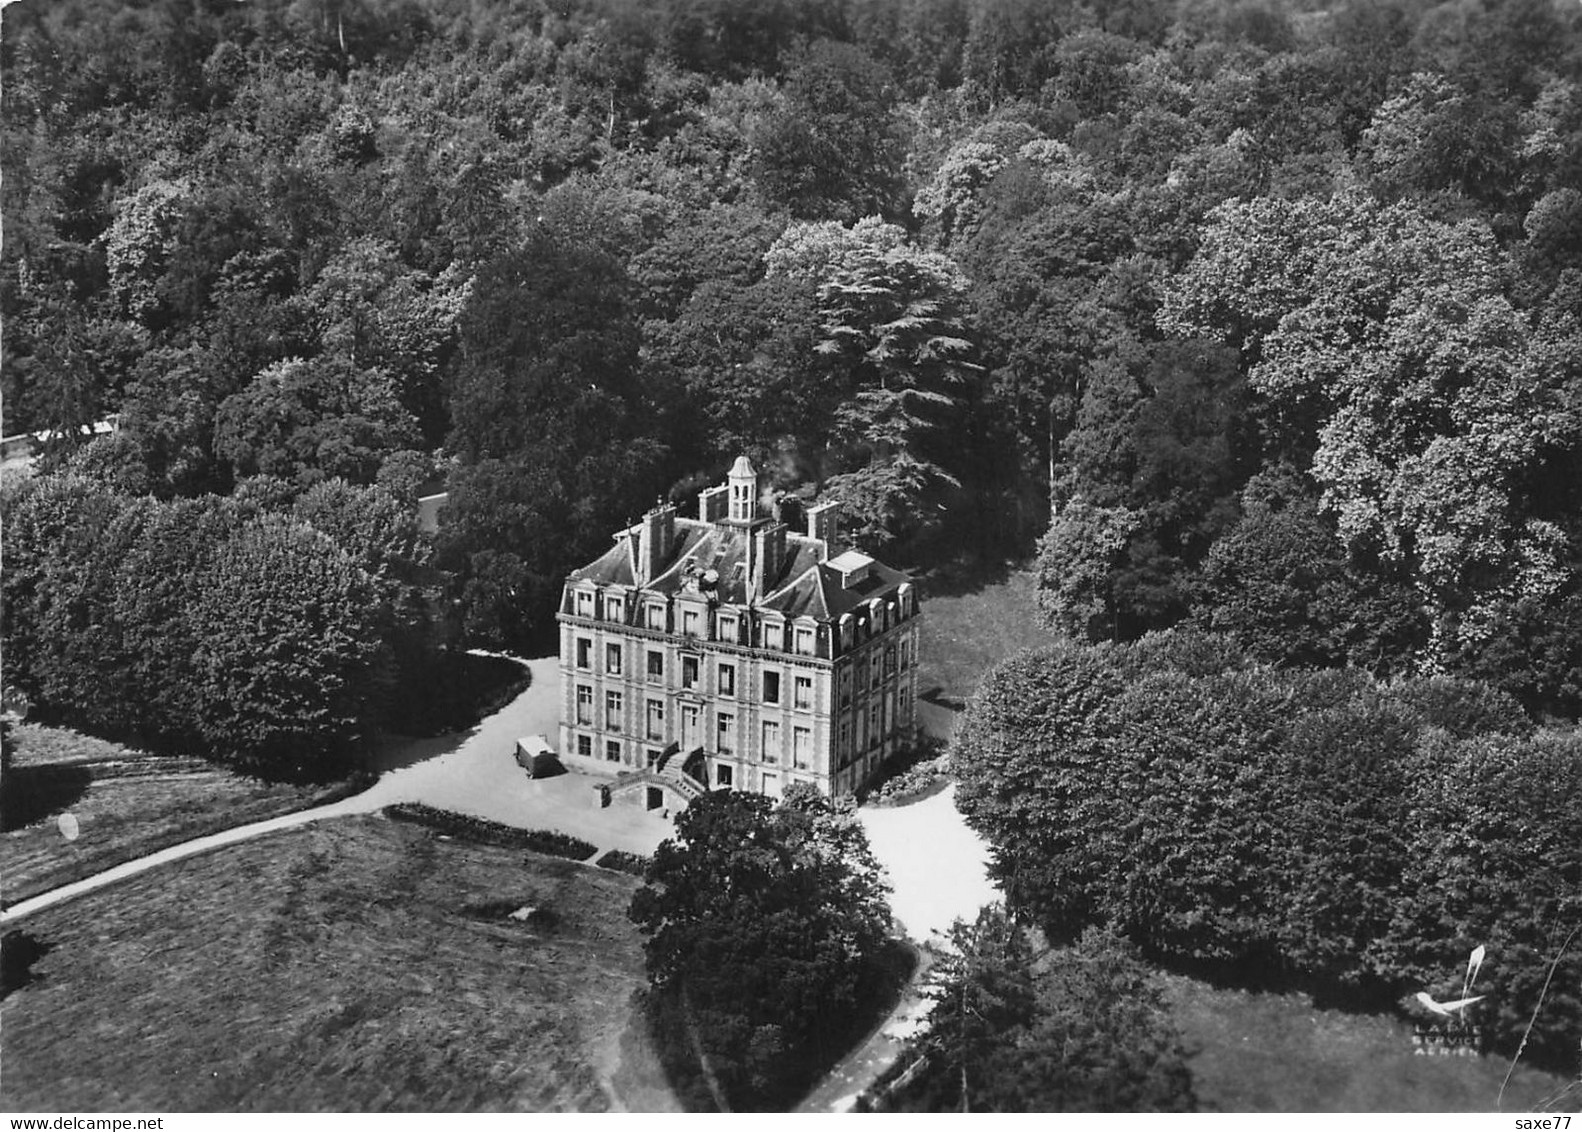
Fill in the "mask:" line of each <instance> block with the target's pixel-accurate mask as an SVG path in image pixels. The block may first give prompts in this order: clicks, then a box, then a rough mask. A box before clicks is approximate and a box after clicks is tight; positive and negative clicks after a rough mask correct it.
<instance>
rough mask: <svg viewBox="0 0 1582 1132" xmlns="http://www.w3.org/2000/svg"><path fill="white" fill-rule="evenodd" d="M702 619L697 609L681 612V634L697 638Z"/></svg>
mask: <svg viewBox="0 0 1582 1132" xmlns="http://www.w3.org/2000/svg"><path fill="white" fill-rule="evenodd" d="M701 624H702V618H701V617H700V616H699V614H698V611H697V610H696V609H683V610H682V611H681V632H682V634H683V635H684V636H688V637H696V636H697V635H698V631H699V626H700V625H701Z"/></svg>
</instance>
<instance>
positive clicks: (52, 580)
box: [0, 472, 387, 776]
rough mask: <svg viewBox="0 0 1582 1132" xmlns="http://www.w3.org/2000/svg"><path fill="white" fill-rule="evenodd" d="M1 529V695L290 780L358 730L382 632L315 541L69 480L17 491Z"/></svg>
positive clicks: (263, 517) (360, 588) (372, 694)
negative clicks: (5, 685) (9, 692)
mask: <svg viewBox="0 0 1582 1132" xmlns="http://www.w3.org/2000/svg"><path fill="white" fill-rule="evenodd" d="M6 518H7V531H6V546H5V549H6V560H7V561H6V567H7V568H6V571H5V576H4V579H3V583H0V585H3V590H0V592H3V601H4V618H5V647H6V653H7V671H6V678H7V680H8V682H10V683H11V684H13V685H14V686H16V687H18V688H20V689H21V690H23V691H24V692H26V693H27V694H28V695H29V696H30V697H31V698H32V699H33V700H35V701H36V702H37V703H38V704H39V705H40V707H42V708H43V709H45V710H47V711H50V712H54V713H56V714H58V715H60V716H63V717H65V718H67V719H70V720H71V721H73V722H75V723H78V724H79V725H82V726H85V727H88V728H90V729H94V730H99V731H103V732H109V733H117V734H133V735H136V736H137V737H139V738H140V739H142V740H144V741H146V742H151V743H158V744H164V745H169V746H178V747H192V748H195V749H197V750H200V751H201V752H203V753H205V754H208V755H211V756H212V757H215V758H217V759H220V760H223V761H228V762H232V763H235V764H238V765H241V766H244V767H246V768H248V769H250V770H255V771H259V772H267V773H271V774H283V775H290V776H303V775H313V774H316V773H318V772H321V771H326V770H329V769H331V768H330V766H329V764H330V763H333V762H334V760H335V759H337V758H339V757H340V756H341V755H343V754H345V753H346V752H347V751H349V750H350V749H351V748H352V747H353V746H354V745H355V743H356V742H357V740H358V739H359V738H360V737H361V736H362V734H363V733H364V732H365V731H366V729H367V727H368V725H369V723H370V722H371V720H372V718H373V715H374V711H375V707H376V704H377V699H378V693H379V691H380V689H381V687H382V684H383V681H384V679H385V675H386V671H387V665H386V663H385V653H384V649H383V646H382V644H381V636H382V629H383V626H384V622H385V620H386V618H387V615H386V612H385V609H384V606H383V603H382V602H381V600H380V596H379V593H378V591H377V587H375V586H374V584H373V583H372V580H371V579H370V578H369V576H368V575H367V574H366V573H365V572H364V571H363V569H362V568H361V567H360V566H359V564H358V563H357V561H355V560H354V559H353V558H352V557H351V556H350V555H348V554H347V553H346V552H345V551H343V550H342V549H341V548H340V547H339V546H337V545H336V544H335V543H334V542H333V541H332V540H331V539H330V538H329V537H327V536H325V535H323V534H321V533H320V532H318V531H317V530H314V529H313V528H312V527H309V526H307V525H306V524H304V523H301V522H298V521H295V520H293V519H290V518H287V517H284V516H278V515H270V514H265V513H259V512H257V511H256V509H253V508H250V507H247V506H245V505H239V504H236V503H233V502H230V501H227V500H223V499H218V498H214V497H209V498H205V499H198V500H179V501H173V502H159V501H156V500H154V499H151V498H149V497H128V496H124V495H121V494H120V493H118V492H116V491H115V490H113V489H111V488H108V487H106V486H104V485H102V484H99V483H95V482H93V481H91V480H89V479H86V478H83V477H80V476H77V475H74V474H72V473H70V472H67V473H63V474H61V475H58V476H46V477H41V478H39V479H37V480H33V481H30V482H27V483H25V484H23V485H21V486H20V487H18V488H16V489H13V490H12V491H11V492H10V493H9V494H8V498H7V500H6Z"/></svg>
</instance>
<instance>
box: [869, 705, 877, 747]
mask: <svg viewBox="0 0 1582 1132" xmlns="http://www.w3.org/2000/svg"><path fill="white" fill-rule="evenodd" d="M878 745H879V705H878V704H874V705H873V706H872V707H870V708H869V709H868V746H870V747H877V746H878Z"/></svg>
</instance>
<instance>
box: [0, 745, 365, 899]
mask: <svg viewBox="0 0 1582 1132" xmlns="http://www.w3.org/2000/svg"><path fill="white" fill-rule="evenodd" d="M12 734H13V737H14V738H15V740H16V751H15V754H14V757H13V763H12V766H11V769H10V771H9V772H8V774H7V776H6V778H7V781H6V783H5V785H4V787H3V790H4V792H5V795H6V797H5V800H4V810H5V819H6V820H5V826H6V832H5V833H4V835H3V838H4V840H3V842H0V844H3V845H4V855H5V868H4V889H3V893H0V895H3V897H4V900H5V903H6V904H8V905H9V904H15V903H16V902H17V901H19V900H22V899H25V898H27V897H29V896H33V895H36V894H37V893H40V892H44V891H47V890H48V889H51V888H58V887H59V886H60V885H63V884H69V883H71V882H72V881H75V880H80V879H82V878H83V877H85V876H90V875H92V874H93V873H96V872H100V871H102V870H104V869H107V868H110V867H111V866H113V865H118V864H120V863H121V862H123V861H130V860H133V859H134V858H137V857H141V856H144V855H145V854H148V853H152V852H154V851H155V850H157V849H163V848H165V847H166V846H169V845H175V844H177V843H179V842H182V841H187V840H189V839H191V838H194V837H202V836H204V835H205V834H210V833H215V832H217V831H219V830H222V829H229V828H231V827H232V826H237V825H246V824H247V823H248V822H254V821H261V820H263V819H265V818H270V817H275V816H277V815H279V814H285V813H290V812H292V811H293V810H300V809H305V808H306V807H308V806H311V805H314V804H315V803H316V802H318V801H319V800H321V799H323V798H325V797H327V796H330V795H332V793H333V792H334V791H335V789H337V788H326V787H324V786H294V785H289V784H285V783H270V782H263V781H261V780H259V779H256V778H248V777H246V776H244V775H240V774H236V773H234V772H232V771H229V770H226V769H225V768H223V767H219V766H215V765H213V764H211V763H207V762H204V761H203V760H202V759H200V758H195V757H191V756H173V755H152V754H149V753H147V752H145V751H140V750H136V749H135V748H131V747H125V746H122V745H121V744H118V743H110V742H106V741H105V740H103V739H95V738H93V737H92V736H88V735H81V734H78V733H77V732H75V731H71V730H69V729H67V728H61V727H44V726H41V725H39V724H32V723H23V724H19V725H18V726H16V727H15V728H14V730H13V732H12ZM62 813H70V814H71V815H72V816H73V817H74V818H75V819H76V821H77V826H78V836H77V838H76V840H74V841H68V840H67V839H66V838H65V837H64V836H63V835H62V833H61V831H60V827H59V825H58V824H57V819H58V816H59V815H60V814H62Z"/></svg>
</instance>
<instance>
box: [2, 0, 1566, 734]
mask: <svg viewBox="0 0 1582 1132" xmlns="http://www.w3.org/2000/svg"><path fill="white" fill-rule="evenodd" d="M3 18H4V42H3V45H0V52H3V54H0V68H3V73H4V79H5V82H4V93H3V99H4V102H3V110H4V124H3V129H4V158H3V161H4V170H3V171H4V188H3V205H4V216H5V235H6V239H5V243H4V255H3V271H0V314H3V317H4V354H5V359H4V360H5V365H4V393H5V410H6V431H7V432H8V433H14V432H18V431H22V430H42V429H53V430H58V432H59V434H60V435H58V436H57V437H56V438H55V439H54V440H53V441H52V442H51V444H50V445H49V449H50V450H49V452H48V453H47V455H46V459H45V461H44V464H43V470H44V471H46V472H47V471H49V470H50V469H52V468H57V469H64V468H65V466H66V465H67V463H68V462H74V463H73V465H72V466H73V467H75V468H77V469H78V470H77V471H75V472H73V473H71V474H76V475H82V474H84V473H83V472H82V471H81V468H82V467H84V466H87V467H91V468H97V469H99V470H100V472H105V471H106V469H108V470H109V473H110V474H111V475H112V479H113V481H114V482H113V483H112V484H111V487H113V489H114V490H117V491H126V490H128V487H129V485H130V487H131V489H132V490H133V492H134V494H143V495H151V496H153V497H155V498H156V499H157V500H160V501H161V502H162V504H166V505H168V504H170V503H171V502H172V501H179V500H180V499H184V498H189V497H192V498H199V497H205V496H210V495H218V496H231V497H235V496H238V495H240V496H243V497H245V498H246V499H247V500H250V501H251V502H250V504H249V505H250V506H253V507H256V508H258V509H260V510H261V512H268V513H274V514H289V513H290V512H291V510H292V508H293V507H295V506H296V505H297V502H298V500H299V499H300V497H302V496H303V494H304V493H307V492H309V491H311V490H313V489H314V488H315V487H317V486H318V485H320V484H322V483H325V482H328V481H335V480H340V481H344V483H345V484H346V485H348V486H349V487H352V488H358V489H372V488H378V489H379V490H381V491H385V492H388V493H390V494H392V495H394V496H396V497H398V498H409V496H410V493H411V492H412V491H413V490H415V489H416V487H417V486H418V485H421V484H423V483H425V482H427V483H434V482H437V481H438V480H439V479H441V478H443V479H444V480H445V481H446V482H447V484H448V486H449V489H450V491H451V498H452V506H451V511H450V513H449V520H450V521H449V522H448V524H447V526H446V528H445V530H444V532H443V534H442V536H441V538H440V540H439V542H438V545H437V546H435V547H434V548H433V555H432V560H431V562H426V564H425V568H428V567H429V566H432V568H434V569H436V570H438V571H441V572H443V576H444V578H445V579H446V581H445V585H446V587H448V588H447V589H446V591H445V592H446V595H447V597H448V599H449V603H450V607H451V608H453V609H454V610H455V611H456V613H457V615H458V619H459V622H460V624H461V626H462V628H463V629H464V631H465V633H466V635H467V638H468V639H470V640H473V641H476V642H489V643H495V644H505V645H515V646H519V647H526V646H529V645H531V644H533V643H535V642H542V640H543V639H544V638H543V633H544V630H545V629H546V628H547V627H549V626H550V618H551V611H552V609H553V605H554V600H553V599H554V595H555V593H556V592H557V590H558V587H559V585H560V581H561V579H562V578H563V576H564V574H565V572H566V570H567V569H569V568H571V567H573V566H575V565H576V564H578V563H579V562H580V561H582V560H585V559H586V558H587V557H589V556H590V555H591V554H593V553H595V552H597V551H598V550H599V549H601V548H602V546H603V545H605V540H606V539H607V538H608V534H609V531H610V530H611V529H612V528H613V527H615V526H616V525H617V524H619V523H621V522H623V521H625V520H626V519H628V518H630V517H632V516H634V515H636V514H637V513H639V512H640V511H642V510H643V509H644V508H645V507H647V506H648V505H650V504H651V503H652V502H653V500H654V498H655V497H656V496H657V495H662V494H664V493H665V492H666V491H667V489H668V490H669V491H671V492H672V493H674V494H675V495H677V496H678V497H685V496H686V495H688V494H689V493H690V492H691V491H693V490H695V488H696V486H697V485H698V484H699V483H702V482H706V481H708V480H712V479H714V478H717V477H718V476H719V474H720V473H721V471H722V470H723V468H724V467H725V466H726V464H727V463H728V461H729V460H730V458H731V457H733V456H734V454H735V453H736V452H738V451H741V450H746V451H748V452H749V453H750V454H752V455H753V456H754V457H755V459H756V460H757V461H758V463H759V466H760V467H762V468H766V469H768V470H769V471H770V472H771V473H772V478H773V485H772V487H773V490H775V491H777V492H793V493H798V494H801V495H803V496H809V497H810V496H815V495H817V496H821V497H826V498H835V499H840V500H841V501H843V503H844V505H845V507H844V513H845V516H846V520H847V534H848V535H849V536H850V537H851V538H853V539H854V540H855V541H857V542H858V544H860V545H862V546H864V547H867V548H869V549H870V550H873V551H875V552H879V553H883V554H886V555H888V556H890V557H892V558H893V559H894V560H896V561H897V562H898V563H899V564H903V565H913V566H928V565H932V564H935V563H937V562H939V561H940V560H941V559H942V558H944V557H945V556H947V555H949V554H954V553H958V552H959V551H958V549H957V548H960V547H963V546H967V547H972V548H974V550H975V551H977V552H980V553H983V554H986V555H992V556H1002V557H1003V556H1025V555H1029V554H1032V553H1033V552H1034V550H1035V548H1036V551H1037V555H1038V561H1039V564H1040V569H1041V571H1042V573H1043V577H1044V598H1045V601H1046V608H1047V612H1048V615H1049V617H1050V619H1051V621H1052V623H1053V624H1055V625H1056V626H1058V627H1059V628H1061V629H1063V630H1064V631H1066V632H1067V633H1069V634H1071V635H1074V636H1076V637H1078V638H1088V639H1108V638H1119V639H1134V638H1136V637H1138V636H1140V635H1142V634H1143V633H1145V632H1147V631H1150V630H1155V629H1161V628H1165V627H1169V626H1171V625H1178V624H1192V625H1196V626H1197V627H1199V628H1204V629H1210V630H1214V631H1217V632H1221V633H1226V634H1230V635H1231V636H1233V637H1234V638H1235V639H1236V640H1237V641H1238V642H1239V643H1240V644H1241V645H1242V646H1243V647H1245V648H1247V649H1248V650H1249V651H1250V652H1251V653H1253V654H1254V655H1256V656H1258V657H1260V658H1262V659H1266V660H1269V661H1272V662H1276V663H1284V664H1295V665H1324V666H1338V665H1351V666H1356V667H1361V668H1364V669H1366V670H1367V671H1368V672H1370V673H1371V674H1373V675H1375V676H1380V677H1388V676H1391V675H1397V674H1415V673H1425V672H1451V673H1459V674H1464V675H1469V676H1475V677H1480V678H1485V679H1488V680H1490V681H1492V682H1494V683H1495V684H1497V685H1499V686H1500V687H1502V688H1504V689H1505V690H1507V691H1509V692H1510V693H1511V694H1512V695H1514V696H1516V697H1517V698H1518V699H1519V700H1520V701H1521V702H1522V703H1523V704H1524V705H1525V706H1527V707H1528V708H1529V709H1530V710H1536V711H1540V712H1546V713H1551V714H1556V715H1563V716H1571V717H1574V716H1575V715H1576V714H1577V712H1578V709H1579V706H1582V655H1579V650H1582V644H1579V642H1582V571H1579V569H1578V561H1579V548H1582V377H1579V374H1582V367H1579V362H1582V331H1579V319H1582V267H1579V264H1582V191H1579V188H1578V186H1579V185H1582V87H1579V85H1578V84H1579V82H1582V35H1579V32H1582V12H1579V10H1578V9H1577V6H1576V5H1575V4H1560V3H1558V2H1551V0H1508V2H1506V0H1501V2H1495V0H1448V2H1443V3H1434V2H1429V0H1396V2H1393V3H1391V2H1385V3H1380V2H1375V0H1351V2H1349V3H1336V4H1331V5H1323V4H1319V3H1318V2H1317V0H1285V2H1273V0H1266V2H1261V3H1260V2H1238V0H1091V2H1088V3H1079V2H1067V0H1050V2H1043V0H802V2H791V0H780V2H763V0H653V2H644V3H638V2H636V0H566V2H564V3H555V4H550V3H544V2H539V3H524V4H517V3H505V2H503V0H502V2H494V0H474V2H470V3H465V4H463V3H459V2H456V0H344V2H340V0H292V2H289V3H288V2H284V0H251V2H249V3H245V4H236V3H231V2H229V0H225V2H222V0H169V2H155V3H135V2H134V3H127V4H101V3H94V2H91V0H67V2H63V3H50V4H43V3H27V2H24V3H17V4H13V5H11V6H10V7H8V8H7V9H6V10H5V13H4V17H3ZM110 413H118V414H120V421H121V433H120V436H119V437H118V438H117V440H116V441H115V442H114V444H113V445H106V444H105V443H103V442H101V445H100V447H107V446H108V447H113V448H114V451H113V453H100V454H99V455H98V456H96V457H93V458H90V459H87V460H84V459H83V458H82V457H81V454H76V453H73V452H72V451H71V450H72V449H74V448H76V447H79V446H81V445H83V444H85V443H86V442H87V438H86V436H85V435H84V434H83V432H82V429H83V426H86V425H88V424H90V423H91V422H93V421H97V420H99V419H101V418H103V417H105V416H106V415H107V414H110ZM62 474H65V473H64V472H62ZM15 490H16V489H13V494H14V492H15ZM24 490H29V489H24ZM227 537H229V536H227ZM260 537H262V536H260Z"/></svg>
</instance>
